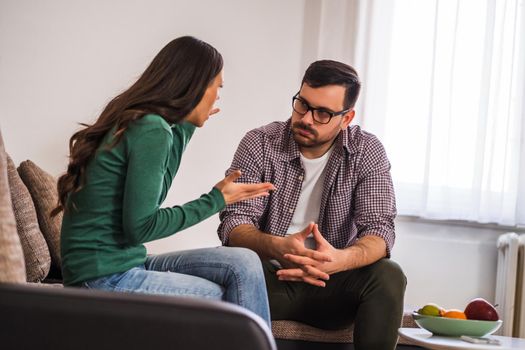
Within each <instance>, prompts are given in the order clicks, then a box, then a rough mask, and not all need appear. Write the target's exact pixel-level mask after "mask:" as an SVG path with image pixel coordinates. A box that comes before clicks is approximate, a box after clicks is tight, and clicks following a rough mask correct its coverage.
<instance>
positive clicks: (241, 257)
mask: <svg viewBox="0 0 525 350" xmlns="http://www.w3.org/2000/svg"><path fill="white" fill-rule="evenodd" d="M227 249H228V250H229V252H228V254H229V255H230V257H231V260H230V263H231V268H232V270H233V271H234V272H235V273H236V274H240V275H243V276H245V277H250V278H254V277H257V276H264V273H263V270H262V263H261V260H260V259H259V256H258V255H257V253H255V252H254V251H253V250H251V249H248V248H240V247H228V248H227Z"/></svg>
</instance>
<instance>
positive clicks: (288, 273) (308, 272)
mask: <svg viewBox="0 0 525 350" xmlns="http://www.w3.org/2000/svg"><path fill="white" fill-rule="evenodd" d="M276 274H277V276H279V277H297V278H299V277H303V278H304V277H312V278H315V279H323V280H326V281H328V280H329V279H330V275H328V274H327V273H325V272H323V271H321V270H319V269H316V268H315V267H313V266H310V265H307V266H302V267H301V268H296V269H281V270H279V271H277V273H276Z"/></svg>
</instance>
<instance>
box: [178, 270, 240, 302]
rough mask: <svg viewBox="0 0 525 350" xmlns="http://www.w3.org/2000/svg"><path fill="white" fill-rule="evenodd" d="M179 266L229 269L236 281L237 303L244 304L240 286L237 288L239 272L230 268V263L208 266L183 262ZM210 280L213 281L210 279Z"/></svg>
mask: <svg viewBox="0 0 525 350" xmlns="http://www.w3.org/2000/svg"><path fill="white" fill-rule="evenodd" d="M180 266H181V268H185V267H205V268H214V269H217V268H221V269H224V268H226V270H229V271H231V272H232V274H233V277H234V279H235V283H236V288H235V289H236V290H237V299H238V304H239V305H242V306H244V299H243V295H242V293H241V288H239V286H240V285H241V283H240V280H241V279H240V276H239V274H237V273H236V271H235V269H232V268H231V265H229V264H217V265H215V266H210V265H205V264H203V265H195V264H185V265H180ZM170 272H172V271H170ZM211 282H213V281H211ZM214 283H215V282H214Z"/></svg>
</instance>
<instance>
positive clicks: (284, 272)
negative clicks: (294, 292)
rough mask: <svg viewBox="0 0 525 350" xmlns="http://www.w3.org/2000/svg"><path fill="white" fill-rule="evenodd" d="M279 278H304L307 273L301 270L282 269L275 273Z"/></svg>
mask: <svg viewBox="0 0 525 350" xmlns="http://www.w3.org/2000/svg"><path fill="white" fill-rule="evenodd" d="M275 274H276V275H277V276H279V277H303V276H304V275H305V272H304V271H303V270H301V269H299V268H296V269H281V270H279V271H277V272H276V273H275Z"/></svg>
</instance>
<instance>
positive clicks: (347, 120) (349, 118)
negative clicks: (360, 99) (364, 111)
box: [341, 109, 355, 130]
mask: <svg viewBox="0 0 525 350" xmlns="http://www.w3.org/2000/svg"><path fill="white" fill-rule="evenodd" d="M354 117H355V110H354V109H352V110H351V111H349V112H348V113H346V114H345V115H344V116H343V123H342V124H341V129H342V130H344V129H346V128H347V127H348V125H350V123H351V122H352V120H353V119H354Z"/></svg>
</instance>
